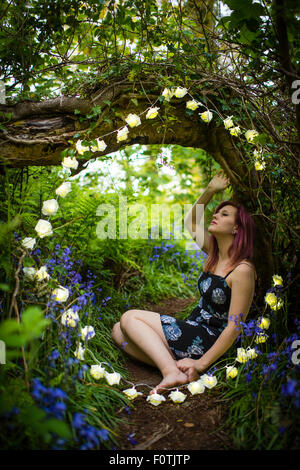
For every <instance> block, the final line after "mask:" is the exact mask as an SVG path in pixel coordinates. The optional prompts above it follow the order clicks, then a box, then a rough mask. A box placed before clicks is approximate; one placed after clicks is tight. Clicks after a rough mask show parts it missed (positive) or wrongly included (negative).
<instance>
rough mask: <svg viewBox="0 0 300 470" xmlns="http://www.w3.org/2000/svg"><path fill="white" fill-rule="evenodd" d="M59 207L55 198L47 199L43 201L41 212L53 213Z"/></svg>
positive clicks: (45, 213)
mask: <svg viewBox="0 0 300 470" xmlns="http://www.w3.org/2000/svg"><path fill="white" fill-rule="evenodd" d="M58 209H59V205H58V202H57V200H56V199H48V201H44V202H43V207H42V213H43V214H44V215H55V214H56V212H57V211H58Z"/></svg>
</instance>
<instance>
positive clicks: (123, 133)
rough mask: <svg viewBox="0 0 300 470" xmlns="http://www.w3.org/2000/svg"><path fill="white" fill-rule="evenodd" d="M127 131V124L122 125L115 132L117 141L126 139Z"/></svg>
mask: <svg viewBox="0 0 300 470" xmlns="http://www.w3.org/2000/svg"><path fill="white" fill-rule="evenodd" d="M128 132H129V131H128V127H127V126H125V127H122V129H119V130H118V133H117V141H118V142H122V141H123V140H126V139H127V137H128Z"/></svg>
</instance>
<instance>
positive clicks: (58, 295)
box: [52, 286, 69, 302]
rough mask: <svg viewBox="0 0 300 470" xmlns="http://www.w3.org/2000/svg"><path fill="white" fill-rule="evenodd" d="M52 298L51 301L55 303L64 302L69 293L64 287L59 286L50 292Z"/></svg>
mask: <svg viewBox="0 0 300 470" xmlns="http://www.w3.org/2000/svg"><path fill="white" fill-rule="evenodd" d="M52 296H54V299H53V300H56V302H66V300H67V299H68V297H69V291H68V289H66V288H65V287H63V286H59V287H56V288H55V289H54V290H53V291H52Z"/></svg>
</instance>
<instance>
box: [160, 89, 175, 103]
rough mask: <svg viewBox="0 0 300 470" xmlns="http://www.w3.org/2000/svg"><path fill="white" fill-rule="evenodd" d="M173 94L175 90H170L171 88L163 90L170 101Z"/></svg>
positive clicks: (165, 97)
mask: <svg viewBox="0 0 300 470" xmlns="http://www.w3.org/2000/svg"><path fill="white" fill-rule="evenodd" d="M173 94H174V93H173V91H172V90H170V89H169V88H165V89H164V91H163V92H162V96H163V97H164V99H165V100H166V101H170V99H171V98H172V96H173Z"/></svg>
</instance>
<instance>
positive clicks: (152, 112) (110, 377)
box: [22, 86, 282, 406]
mask: <svg viewBox="0 0 300 470" xmlns="http://www.w3.org/2000/svg"><path fill="white" fill-rule="evenodd" d="M161 96H162V97H163V100H165V101H166V102H168V101H170V100H171V99H172V98H174V97H175V98H178V99H181V98H184V97H185V96H186V97H188V98H189V99H188V100H187V101H186V108H187V109H189V110H191V111H196V110H198V108H201V107H202V109H205V110H204V111H202V112H200V113H199V115H200V118H201V119H202V121H204V122H205V123H207V124H209V123H210V121H211V120H212V119H213V114H214V113H216V114H217V115H218V116H219V117H220V118H221V116H220V115H219V114H218V113H217V112H216V111H211V110H210V109H208V107H207V106H206V105H205V104H204V103H202V102H200V101H199V100H196V99H194V98H193V96H192V95H191V94H190V93H189V91H188V90H187V89H186V88H183V87H180V86H178V87H176V88H172V89H170V88H165V89H164V90H163V91H162V94H161ZM157 101H158V100H156V101H155V102H154V103H153V104H152V105H151V106H149V107H148V108H147V109H145V110H144V111H143V112H142V113H140V114H133V113H130V114H128V116H127V117H126V118H125V123H126V124H125V125H124V126H121V127H120V128H118V129H116V130H114V131H112V132H109V133H108V134H105V135H102V136H100V137H98V138H97V139H95V140H92V141H91V142H90V143H89V145H83V143H82V142H83V140H78V141H77V142H76V144H75V148H76V152H77V153H78V155H84V153H85V152H87V151H91V152H97V153H99V152H104V151H105V149H106V147H107V144H106V142H105V140H104V138H105V137H107V136H108V135H111V134H113V133H116V139H117V142H118V143H120V142H125V141H126V140H127V139H128V136H129V133H130V129H132V128H135V127H138V126H140V125H141V123H142V120H141V118H143V116H144V115H145V119H146V120H152V119H155V118H156V117H157V116H158V115H159V111H160V106H155V105H156V104H157ZM221 119H222V118H221ZM222 121H223V124H224V127H225V129H227V130H228V131H229V132H230V134H231V135H232V136H234V137H238V138H240V137H241V136H242V135H244V137H245V138H246V140H247V142H249V143H251V144H254V146H255V138H256V137H257V136H258V135H259V134H258V132H257V131H256V130H255V129H248V130H243V129H241V127H240V126H239V125H236V124H235V123H234V119H233V116H228V117H226V119H222ZM254 158H255V168H256V170H262V169H263V168H264V161H263V157H262V149H261V148H260V147H259V146H257V145H256V146H255V148H254ZM62 166H63V169H64V170H66V173H67V174H68V175H70V174H71V169H77V167H78V160H77V159H76V157H70V156H65V157H64V159H63V161H62ZM70 191H71V182H70V181H67V180H65V181H64V182H63V183H62V184H61V185H60V186H59V187H58V188H56V190H55V194H56V198H55V199H54V198H53V199H49V200H47V201H44V202H43V206H42V214H43V215H45V216H48V217H51V216H53V215H55V214H56V213H57V211H58V209H59V203H58V198H59V197H62V198H64V197H66V196H67V194H69V193H70ZM34 229H35V231H36V232H37V236H38V237H39V238H41V239H43V238H45V237H48V236H51V235H52V234H53V229H52V225H51V222H50V221H49V220H46V219H39V221H38V222H37V224H36V226H35V227H34ZM37 243H38V242H36V239H35V238H33V237H25V238H24V239H23V240H22V247H23V248H25V249H27V250H32V249H33V248H34V247H35V246H36V244H37ZM23 271H24V275H25V276H27V277H29V278H30V279H34V280H35V281H36V282H42V281H47V280H48V279H50V275H49V273H48V272H47V269H46V266H41V267H40V268H39V269H38V270H37V269H35V268H33V267H27V268H26V267H24V268H23ZM275 278H276V279H275ZM273 280H274V283H275V282H276V283H281V282H282V278H281V277H280V276H273ZM68 297H69V290H68V288H67V287H64V286H62V285H58V286H57V287H56V288H55V289H54V290H53V291H52V293H51V298H52V299H53V300H55V301H56V302H60V303H65V302H67V300H68ZM271 300H272V302H271ZM280 302H281V299H276V301H274V299H270V302H267V303H269V305H270V306H271V308H272V309H274V310H275V309H278V308H281V304H280ZM71 303H73V302H71ZM70 305H71V304H68V307H69V308H67V307H66V308H65V309H64V312H63V314H62V315H61V323H62V325H63V326H64V327H65V328H76V327H77V326H78V324H79V322H80V317H79V315H78V313H77V312H75V311H74V310H73V309H72V307H70ZM269 322H270V321H269V319H268V318H266V317H265V318H264V317H262V318H261V319H260V323H259V325H258V326H259V328H260V329H261V333H260V334H258V335H257V336H256V338H255V339H254V340H255V342H256V343H257V344H259V343H264V342H265V341H266V340H267V338H268V335H267V334H266V333H265V330H266V329H267V328H268V327H269ZM94 336H95V330H94V328H93V326H91V325H86V326H85V327H83V328H81V339H82V340H83V341H84V342H85V343H87V341H88V340H90V339H92V338H93V337H94ZM86 352H88V353H89V354H91V356H92V357H93V359H94V361H95V362H96V363H95V364H93V365H91V366H90V370H89V373H90V376H91V377H92V378H93V379H94V380H96V381H98V380H100V379H105V380H106V381H107V383H108V384H109V385H111V386H112V385H119V383H120V381H121V379H122V380H123V381H124V382H126V383H128V384H130V385H131V387H130V388H128V389H126V390H123V392H124V394H125V395H126V396H127V398H128V399H129V400H133V399H135V398H136V397H138V396H141V395H143V394H142V393H141V392H138V391H137V390H136V388H137V387H139V386H146V387H149V388H151V389H152V392H154V393H151V394H149V395H148V397H147V401H149V402H150V403H151V404H152V405H155V406H158V405H159V404H161V403H162V402H163V401H166V398H165V397H164V396H163V395H162V394H159V393H157V390H156V389H155V388H153V387H152V386H150V385H148V384H134V383H132V382H130V381H128V380H126V379H125V378H122V377H121V375H120V374H119V373H117V372H115V371H114V369H113V367H112V366H111V365H110V364H108V363H105V362H99V361H98V360H97V359H96V358H95V356H94V354H93V353H92V351H90V349H87V348H85V347H84V346H83V345H82V343H81V341H79V342H78V343H77V348H76V350H75V351H74V356H75V357H76V358H77V359H78V360H80V361H84V360H85V353H86ZM256 356H257V352H256V349H255V348H251V346H249V347H248V348H247V349H244V348H238V349H237V357H236V359H235V360H234V362H233V363H232V364H230V365H226V366H224V367H222V368H221V369H226V378H227V379H233V378H235V377H236V376H237V375H238V373H239V371H238V369H237V367H235V364H236V362H238V363H245V362H247V361H249V360H251V359H254V358H255V357H256ZM103 365H108V366H109V367H110V368H111V369H112V370H113V372H108V371H107V370H106V369H105V367H103ZM221 369H219V370H221ZM217 383H218V380H217V377H216V376H215V375H213V374H210V373H209V371H208V373H206V374H203V375H201V377H200V378H199V380H197V381H193V382H190V383H189V384H188V385H187V384H184V385H180V386H178V387H171V388H165V389H164V390H168V391H170V392H171V393H170V394H169V398H170V399H171V400H172V401H173V402H174V403H182V402H183V401H184V400H185V399H186V397H187V395H186V394H184V393H183V392H181V391H180V389H182V388H183V387H187V389H188V390H189V391H190V393H191V394H192V395H196V394H200V393H203V392H204V390H205V388H207V389H210V388H213V387H214V386H215V385H217Z"/></svg>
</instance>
